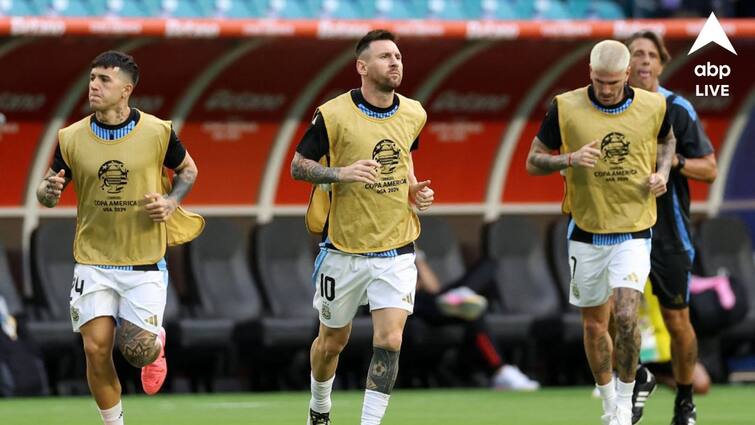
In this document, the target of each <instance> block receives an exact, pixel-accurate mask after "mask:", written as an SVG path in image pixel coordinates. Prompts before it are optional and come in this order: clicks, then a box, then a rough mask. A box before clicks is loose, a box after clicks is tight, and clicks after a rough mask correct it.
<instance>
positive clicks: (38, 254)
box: [29, 219, 78, 350]
mask: <svg viewBox="0 0 755 425" xmlns="http://www.w3.org/2000/svg"><path fill="white" fill-rule="evenodd" d="M75 232H76V222H75V221H74V220H70V219H64V220H63V219H61V220H50V221H47V222H44V223H41V224H40V225H39V227H37V229H36V230H35V231H34V233H33V234H32V244H31V250H32V283H33V284H32V287H33V291H34V301H35V304H36V306H37V309H36V314H35V315H34V317H33V318H31V319H30V321H29V331H30V333H31V334H32V336H33V338H34V340H35V341H36V342H37V343H38V344H39V345H40V347H41V348H42V349H43V350H50V349H54V348H56V347H60V346H64V347H67V346H70V345H72V344H74V342H75V341H77V340H78V337H77V336H76V335H75V334H74V333H73V331H72V330H71V318H70V316H69V314H70V313H69V310H70V306H69V301H70V292H71V282H72V281H73V267H74V260H73V239H74V235H75Z"/></svg>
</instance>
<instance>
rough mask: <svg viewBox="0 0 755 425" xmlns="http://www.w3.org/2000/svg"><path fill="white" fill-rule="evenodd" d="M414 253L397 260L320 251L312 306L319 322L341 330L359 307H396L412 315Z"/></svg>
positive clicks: (415, 273) (415, 282)
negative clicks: (317, 313) (317, 314)
mask: <svg viewBox="0 0 755 425" xmlns="http://www.w3.org/2000/svg"><path fill="white" fill-rule="evenodd" d="M414 258H415V255H414V253H410V254H402V255H399V256H396V257H366V256H363V255H353V254H347V253H344V252H341V251H336V250H329V249H327V248H321V249H320V254H319V255H318V256H317V259H316V260H315V271H314V273H313V274H312V284H313V285H314V289H315V296H314V300H313V301H312V306H313V307H314V308H315V310H317V311H318V312H319V316H320V322H321V323H322V324H324V325H325V326H327V327H329V328H342V327H344V326H346V325H348V324H349V323H350V322H351V320H352V319H353V318H354V315H355V314H356V312H357V309H358V308H359V306H360V305H365V304H367V303H369V305H370V311H373V310H379V309H382V308H389V307H395V308H400V309H404V310H406V311H408V312H409V314H411V313H412V312H413V311H414V291H415V289H416V285H417V266H416V265H415V264H414Z"/></svg>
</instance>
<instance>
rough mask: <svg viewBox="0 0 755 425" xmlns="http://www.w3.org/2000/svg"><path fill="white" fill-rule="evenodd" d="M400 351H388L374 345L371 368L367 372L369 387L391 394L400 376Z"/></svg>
mask: <svg viewBox="0 0 755 425" xmlns="http://www.w3.org/2000/svg"><path fill="white" fill-rule="evenodd" d="M399 353H400V351H388V350H386V349H384V348H380V347H372V360H371V361H370V370H369V371H368V372H367V389H368V390H372V391H377V392H379V393H383V394H390V393H391V391H392V390H393V385H394V384H395V383H396V377H397V376H398V357H399Z"/></svg>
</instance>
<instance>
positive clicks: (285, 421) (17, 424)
mask: <svg viewBox="0 0 755 425" xmlns="http://www.w3.org/2000/svg"><path fill="white" fill-rule="evenodd" d="M591 390H592V389H591V388H587V387H577V388H557V389H556V388H554V389H544V390H541V391H538V392H534V393H507V392H496V391H492V390H486V389H456V390H400V389H399V390H396V391H395V392H394V394H393V396H392V397H391V403H390V406H389V407H388V413H387V414H386V417H385V419H384V420H383V424H385V425H436V424H449V425H456V424H463V425H493V424H495V425H507V424H511V425H582V424H586V425H589V424H595V425H597V424H599V423H600V419H599V415H600V401H599V400H597V399H594V398H592V397H591V396H590V392H591ZM673 396H674V395H673V393H671V391H669V390H667V389H664V388H660V389H659V390H658V391H657V392H656V394H655V395H654V396H653V397H652V398H651V399H650V401H649V402H648V405H647V408H646V409H645V412H646V413H645V418H644V420H643V422H642V425H668V424H669V422H670V421H671V409H672V404H673ZM308 401H309V393H305V392H298V393H245V394H212V395H158V396H156V397H146V396H127V397H125V398H124V400H123V404H124V411H125V419H126V424H128V425H173V424H175V425H242V424H243V425H250V424H266V425H268V424H269V425H304V424H305V421H306V413H307V406H308ZM695 401H696V402H697V410H698V423H700V424H701V425H752V424H755V386H716V387H714V388H713V389H712V391H711V393H710V394H709V395H707V396H704V397H696V399H695ZM361 405H362V393H361V392H358V391H349V392H343V391H336V392H335V393H334V395H333V413H332V416H331V418H332V420H333V423H334V425H342V424H344V425H345V424H349V425H358V424H359V415H360V410H361ZM0 424H3V425H42V424H44V425H100V424H102V422H101V421H100V418H99V415H98V413H97V410H96V408H95V404H94V402H93V401H92V400H91V399H90V398H88V397H50V398H28V399H0Z"/></svg>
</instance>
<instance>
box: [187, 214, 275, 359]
mask: <svg viewBox="0 0 755 425" xmlns="http://www.w3.org/2000/svg"><path fill="white" fill-rule="evenodd" d="M246 245H247V238H246V237H245V236H244V232H242V231H241V229H240V228H239V227H238V226H236V225H235V224H234V223H232V222H230V221H228V220H226V219H209V220H207V224H206V226H205V229H204V232H202V234H201V235H200V236H199V237H198V238H197V239H195V240H194V241H192V242H191V244H189V245H188V248H187V251H188V258H189V269H190V281H191V282H192V289H193V291H194V292H195V293H196V302H197V305H196V308H195V310H194V313H195V316H196V318H197V319H201V320H199V321H195V323H194V329H193V332H194V335H192V336H189V335H186V336H185V337H186V338H189V337H190V338H192V340H191V341H187V340H185V341H183V342H184V344H185V345H196V346H215V347H220V346H226V345H228V344H230V343H231V341H232V340H233V337H234V333H237V336H239V337H240V338H241V339H245V340H253V339H255V338H257V337H258V335H254V333H255V330H254V326H253V325H251V324H252V323H253V322H255V321H256V320H257V319H258V318H259V317H260V315H261V312H262V298H261V296H260V294H259V292H258V291H257V288H256V286H255V283H254V279H253V277H252V274H251V272H250V271H249V267H248V249H247V246H246ZM242 327H243V329H244V331H243V332H242V331H241V329H242Z"/></svg>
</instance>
